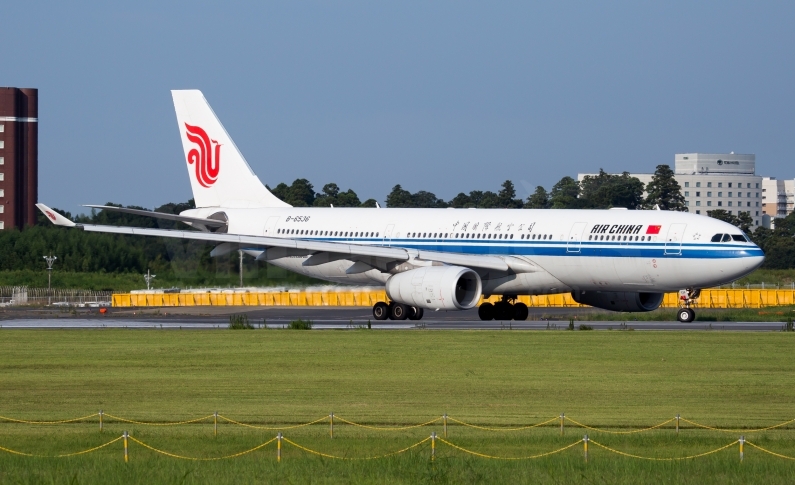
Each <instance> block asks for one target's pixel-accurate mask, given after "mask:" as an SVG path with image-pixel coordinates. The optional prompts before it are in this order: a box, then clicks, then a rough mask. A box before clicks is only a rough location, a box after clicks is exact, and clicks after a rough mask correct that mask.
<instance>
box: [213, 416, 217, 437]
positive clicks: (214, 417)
mask: <svg viewBox="0 0 795 485" xmlns="http://www.w3.org/2000/svg"><path fill="white" fill-rule="evenodd" d="M213 436H218V411H216V412H214V413H213Z"/></svg>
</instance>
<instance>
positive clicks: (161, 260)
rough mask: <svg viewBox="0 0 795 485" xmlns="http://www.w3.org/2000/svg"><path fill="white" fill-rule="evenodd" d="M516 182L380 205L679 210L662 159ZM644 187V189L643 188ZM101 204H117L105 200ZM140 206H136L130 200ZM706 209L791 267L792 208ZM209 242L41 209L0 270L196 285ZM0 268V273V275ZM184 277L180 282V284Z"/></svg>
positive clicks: (2, 258) (347, 198) (119, 216)
mask: <svg viewBox="0 0 795 485" xmlns="http://www.w3.org/2000/svg"><path fill="white" fill-rule="evenodd" d="M271 191H272V192H273V193H274V195H276V196H277V197H279V198H280V199H282V200H284V201H285V202H287V203H289V204H291V205H293V206H295V207H330V206H334V207H375V206H376V201H375V200H374V199H368V200H365V201H361V199H360V198H359V196H358V195H357V194H356V193H355V192H354V191H353V190H352V189H347V190H345V191H343V190H341V189H340V188H339V186H338V185H337V184H335V183H328V184H326V185H324V186H323V188H322V189H321V190H320V192H315V189H314V186H313V185H312V184H311V183H310V182H309V181H308V180H307V179H298V180H295V181H294V182H293V183H292V184H290V185H287V184H286V183H280V184H278V185H277V186H276V187H274V188H272V189H271ZM516 192H517V191H516V187H515V185H514V183H513V182H512V181H510V180H506V181H505V182H503V184H502V185H501V186H500V188H499V189H498V190H496V191H491V190H485V191H481V190H473V191H470V192H469V193H464V192H460V193H458V194H457V195H456V196H455V197H453V198H452V199H450V200H447V201H446V200H444V199H442V198H439V197H437V196H436V195H435V194H433V193H432V192H428V191H424V190H420V191H417V192H414V193H412V192H410V191H408V190H406V189H404V188H403V187H402V186H401V185H395V186H394V187H393V188H392V190H391V192H390V193H389V194H387V196H386V199H385V203H386V207H416V208H420V207H424V208H445V207H454V208H470V207H475V208H481V209H490V208H510V209H552V210H554V209H608V208H611V207H626V208H627V209H653V208H659V209H661V210H677V211H686V210H687V207H686V206H685V200H684V197H683V196H682V192H681V187H680V186H679V184H678V182H677V181H676V180H675V178H674V173H673V171H672V170H671V168H670V167H669V166H668V165H659V166H657V169H656V170H655V173H654V176H653V178H652V181H651V182H650V183H649V184H648V185H646V186H645V187H644V184H643V183H642V182H641V181H640V180H638V179H637V178H635V177H632V176H630V175H629V174H628V173H626V172H625V173H623V174H618V175H613V174H608V173H606V172H605V171H604V170H600V171H599V173H598V174H596V175H593V176H587V177H584V179H583V180H582V181H577V180H575V179H573V178H572V177H568V176H566V177H563V178H561V179H560V180H559V181H558V182H557V183H555V184H554V185H553V186H552V187H551V188H550V190H549V191H547V190H546V189H545V188H544V187H542V186H538V187H536V188H535V191H534V192H533V193H531V194H530V195H529V196H527V197H526V198H521V197H518V196H517V193H516ZM644 193H645V195H644ZM108 205H117V204H112V203H108ZM130 207H132V208H137V209H142V208H141V207H135V206H130ZM193 207H195V205H194V203H193V200H189V201H187V202H183V203H169V204H164V205H162V206H160V207H157V208H155V211H157V212H165V213H170V214H178V213H180V212H181V211H184V210H186V209H190V208H193ZM55 210H57V211H58V212H59V213H61V214H63V215H64V216H65V217H67V218H69V219H71V220H74V221H75V222H79V223H86V224H107V225H119V226H135V227H151V228H162V229H177V228H179V229H186V228H187V226H185V225H183V224H181V223H176V222H172V221H166V220H161V219H152V218H149V217H141V216H135V215H131V214H123V213H118V212H108V211H92V212H91V213H90V214H81V215H72V214H70V213H69V212H66V211H62V210H58V209H55ZM708 215H709V216H711V217H715V218H717V219H721V220H724V221H727V222H729V223H731V224H734V225H735V226H737V227H739V228H740V229H742V230H743V231H745V232H746V233H747V234H749V235H750V236H751V238H752V239H753V240H754V242H756V243H757V244H758V245H759V246H760V247H761V248H762V249H763V250H764V251H765V253H766V255H767V258H766V260H765V267H767V268H775V269H786V268H795V213H794V214H791V215H790V216H788V217H786V218H784V219H776V227H775V229H773V230H770V229H765V228H763V227H757V228H754V227H752V225H751V224H752V219H751V217H750V215H749V214H748V213H740V214H738V215H734V214H730V213H728V212H727V211H725V210H714V211H710V212H708ZM213 247H214V245H213V244H209V243H202V242H198V241H185V240H178V239H167V238H151V237H140V236H128V235H118V234H100V233H90V232H85V231H75V230H68V229H65V228H60V227H56V226H53V225H52V224H50V223H49V221H47V219H46V218H44V217H43V216H42V215H39V222H38V224H37V225H35V226H32V227H26V228H25V229H24V230H22V231H18V230H15V229H12V230H4V231H0V271H1V270H35V271H40V270H41V269H42V268H43V267H44V266H43V264H44V263H43V259H42V256H43V255H44V254H49V253H54V254H56V255H57V256H58V258H59V259H58V262H57V263H56V267H57V269H58V270H60V271H71V272H87V273H91V272H93V273H97V272H99V273H103V272H107V273H137V274H142V273H145V272H146V270H147V269H150V270H152V272H157V273H158V274H163V275H168V276H170V277H172V279H173V278H176V279H182V280H184V281H190V282H193V283H195V284H196V285H199V284H202V282H208V281H209V282H211V281H216V280H217V279H218V276H219V275H222V276H223V275H226V276H230V279H231V280H232V281H234V279H233V278H234V275H235V274H236V272H237V255H236V254H235V253H232V254H231V255H229V256H225V257H219V258H212V257H210V251H211V250H212V248H213ZM245 264H246V267H247V270H248V271H251V270H256V271H259V272H261V274H273V275H274V276H275V277H282V278H285V277H287V275H286V274H281V275H280V274H279V273H278V271H281V270H277V269H275V268H273V267H271V266H269V265H267V264H266V263H263V262H255V261H253V260H251V258H247V260H246V263H245ZM1 276H2V275H0V277H1ZM0 284H2V282H0ZM186 284H187V283H186Z"/></svg>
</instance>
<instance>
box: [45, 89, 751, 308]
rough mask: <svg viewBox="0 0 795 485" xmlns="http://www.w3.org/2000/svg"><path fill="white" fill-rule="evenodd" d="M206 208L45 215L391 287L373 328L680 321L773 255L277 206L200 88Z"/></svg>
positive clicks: (477, 222)
mask: <svg viewBox="0 0 795 485" xmlns="http://www.w3.org/2000/svg"><path fill="white" fill-rule="evenodd" d="M171 94H172V98H173V101H174V108H175V111H176V115H177V124H178V128H179V133H180V137H181V139H182V147H183V149H184V153H185V165H186V167H187V169H188V174H189V177H190V183H191V188H192V190H193V196H194V200H195V203H196V208H195V209H190V210H186V211H183V212H181V213H180V214H179V215H174V214H163V213H158V212H152V211H143V210H137V209H128V208H121V207H108V206H100V205H87V206H86V207H92V208H97V209H102V210H109V211H118V212H126V213H132V214H138V215H145V216H150V217H155V218H161V219H168V220H173V221H180V222H183V223H185V224H187V225H188V226H191V227H192V229H193V230H185V231H183V230H167V229H144V228H137V227H135V228H134V227H117V226H106V225H92V224H77V223H75V222H73V221H71V220H69V219H67V218H65V217H63V216H62V215H60V214H58V213H57V212H55V211H53V210H52V209H50V208H49V207H47V206H46V205H44V204H37V206H38V208H39V209H40V210H41V211H42V212H43V213H44V214H45V215H46V216H47V217H48V218H49V219H50V220H51V221H52V222H53V223H54V224H56V225H59V226H69V227H73V228H77V229H82V230H84V231H90V232H102V233H114V234H134V235H142V236H156V237H169V238H177V239H191V240H198V241H205V242H209V243H216V244H217V246H216V247H215V248H214V249H213V250H212V252H211V255H212V256H219V255H223V254H227V253H230V252H232V251H237V250H242V251H244V252H245V253H246V254H249V255H251V256H253V257H254V258H256V259H257V260H264V261H267V262H269V263H271V264H273V265H275V266H278V267H281V268H284V269H287V270H290V271H294V272H296V273H300V274H303V275H306V276H310V277H313V278H317V279H320V280H325V281H330V282H333V283H338V284H354V285H373V284H376V285H384V286H385V287H386V294H387V296H388V297H389V303H385V302H379V303H376V304H375V305H374V306H373V317H374V318H375V319H376V320H385V319H392V320H404V319H407V318H408V319H412V320H418V319H421V318H422V317H423V315H424V310H429V311H431V310H433V311H439V310H447V311H457V310H459V311H460V310H469V309H472V308H474V307H475V306H478V303H479V302H480V300H481V296H490V295H499V296H501V298H500V300H499V301H498V302H497V303H494V304H492V303H488V302H486V303H482V304H480V305H479V307H478V315H479V317H480V318H481V319H482V320H492V319H497V320H511V319H514V320H525V319H526V318H527V316H528V308H527V305H525V304H524V303H522V302H520V301H518V300H517V298H518V296H519V295H546V294H556V293H571V295H572V298H573V299H574V301H576V302H578V303H582V304H586V305H590V306H593V307H596V308H602V309H607V310H613V311H619V312H648V311H652V310H655V309H656V308H658V307H659V306H660V304H661V303H662V301H663V295H664V293H666V292H675V291H679V294H680V298H681V306H680V309H679V311H678V312H677V319H678V320H679V321H680V322H691V321H693V320H694V318H695V311H694V310H693V308H691V307H692V306H693V305H694V303H695V302H696V299H697V298H698V296H699V292H700V290H701V289H702V288H708V287H713V286H717V285H720V284H724V283H728V282H731V281H734V280H736V279H738V278H740V277H742V276H744V275H746V274H748V273H750V272H752V271H753V270H755V269H756V268H758V267H759V266H760V265H761V264H762V262H763V261H764V253H763V252H762V250H761V249H760V248H759V247H758V246H757V245H755V244H754V243H753V242H751V240H750V238H748V236H747V235H745V234H744V233H743V232H742V231H741V230H740V229H738V228H737V227H735V226H733V225H731V224H728V223H726V222H723V221H719V220H717V219H713V218H711V217H706V216H701V215H697V214H692V213H689V212H675V211H661V210H626V209H622V208H614V209H610V210H563V209H540V210H534V209H449V208H448V209H400V208H380V207H379V208H335V207H292V206H290V205H289V204H287V203H285V202H283V201H281V200H280V199H278V198H277V197H276V196H274V195H273V194H272V193H271V192H270V191H269V190H268V189H267V188H266V187H265V185H263V183H262V182H261V181H260V179H259V178H258V177H257V175H256V174H255V173H254V172H253V170H252V169H251V167H250V166H249V164H248V162H247V161H246V159H245V158H244V157H243V155H242V154H241V153H240V151H239V150H238V148H237V146H235V143H234V142H233V141H232V138H231V137H230V136H229V134H228V133H227V132H226V130H225V129H224V127H223V125H222V124H221V122H220V121H219V119H218V117H217V116H216V115H215V113H214V112H213V110H212V108H211V107H210V105H209V103H208V102H207V101H206V99H205V98H204V95H203V94H202V92H201V91H198V90H175V91H172V92H171Z"/></svg>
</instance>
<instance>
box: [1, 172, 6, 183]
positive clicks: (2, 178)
mask: <svg viewBox="0 0 795 485" xmlns="http://www.w3.org/2000/svg"><path fill="white" fill-rule="evenodd" d="M3 180H5V175H4V174H3V172H0V182H2V181H3Z"/></svg>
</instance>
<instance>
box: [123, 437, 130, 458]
mask: <svg viewBox="0 0 795 485" xmlns="http://www.w3.org/2000/svg"><path fill="white" fill-rule="evenodd" d="M122 436H124V463H128V462H129V461H130V458H129V455H128V454H127V437H129V435H128V434H127V432H126V431H125V432H124V434H123V435H122Z"/></svg>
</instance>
